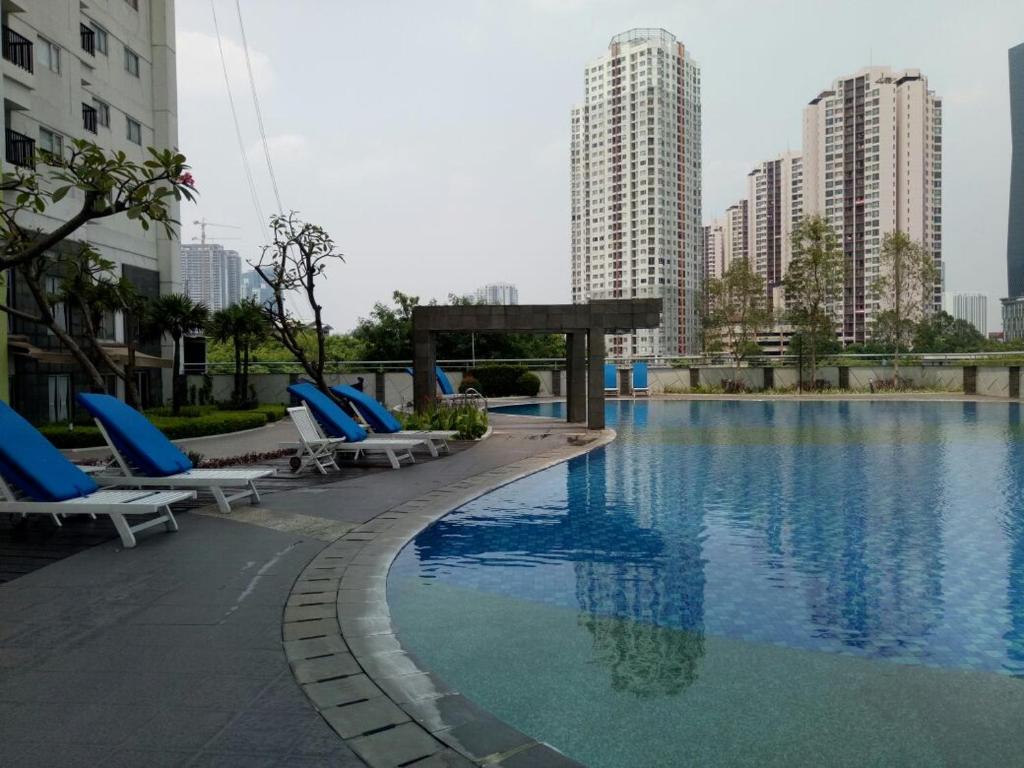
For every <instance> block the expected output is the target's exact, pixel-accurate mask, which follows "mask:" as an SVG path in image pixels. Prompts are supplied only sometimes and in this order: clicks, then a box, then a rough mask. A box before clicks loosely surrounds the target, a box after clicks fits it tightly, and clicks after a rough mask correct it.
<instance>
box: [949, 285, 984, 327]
mask: <svg viewBox="0 0 1024 768" xmlns="http://www.w3.org/2000/svg"><path fill="white" fill-rule="evenodd" d="M944 303H945V309H946V311H947V312H948V313H949V314H950V315H952V316H953V317H955V318H956V319H957V320H966V321H967V322H968V323H970V324H971V325H973V326H974V327H975V328H977V329H978V330H979V331H981V332H982V333H988V296H986V295H985V294H983V293H947V294H945V302H944Z"/></svg>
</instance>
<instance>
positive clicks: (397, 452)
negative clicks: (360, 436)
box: [280, 405, 436, 475]
mask: <svg viewBox="0 0 1024 768" xmlns="http://www.w3.org/2000/svg"><path fill="white" fill-rule="evenodd" d="M288 415H289V416H291V419H292V423H293V424H294V425H295V429H296V431H297V432H298V433H299V442H297V443H280V446H281V447H282V448H292V449H295V455H294V457H293V458H297V459H299V462H300V464H299V467H298V468H297V469H296V471H298V469H301V468H302V467H304V466H308V465H309V464H313V465H314V466H315V467H316V468H317V469H318V470H319V471H320V474H323V475H326V474H327V469H328V467H334V468H335V469H338V463H337V460H336V458H335V457H336V455H337V454H339V453H351V454H352V459H353V461H355V460H358V459H359V456H360V454H370V453H383V454H384V455H385V456H386V457H387V459H388V462H389V463H390V464H391V468H392V469H399V468H401V466H402V461H408V462H409V463H410V464H415V463H416V459H415V458H414V457H413V455H412V449H413V448H416V447H417V446H421V445H424V444H426V445H430V441H429V440H427V439H426V438H421V439H413V440H401V439H393V438H385V437H368V438H366V439H365V440H360V441H359V442H357V443H350V442H348V441H347V440H343V439H341V438H334V437H326V436H325V435H324V434H323V432H321V431H320V425H319V424H317V422H316V419H314V418H313V414H312V413H311V412H310V410H309V408H307V407H306V406H305V405H300V406H297V407H295V408H289V409H288ZM431 447H433V446H431ZM434 450H435V451H436V449H434Z"/></svg>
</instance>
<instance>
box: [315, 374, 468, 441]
mask: <svg viewBox="0 0 1024 768" xmlns="http://www.w3.org/2000/svg"><path fill="white" fill-rule="evenodd" d="M331 392H333V393H334V394H335V395H337V396H338V397H340V398H343V399H345V400H346V401H348V403H349V404H350V405H351V406H352V407H353V408H355V409H356V411H358V413H359V415H360V416H362V417H363V421H365V422H366V423H367V424H368V425H369V426H370V429H372V430H373V431H374V433H375V434H378V435H380V436H381V437H386V436H395V437H399V438H420V439H422V440H426V441H427V446H428V447H429V448H430V455H431V456H437V452H438V449H440V450H442V451H444V452H446V453H449V452H450V449H449V448H448V441H449V440H451V439H452V438H454V437H455V436H456V435H457V434H458V432H457V431H440V430H418V429H413V430H409V429H402V425H401V424H400V423H399V422H398V419H396V418H395V417H394V416H393V415H392V414H391V412H390V411H389V410H388V409H387V408H385V407H384V406H383V405H381V404H380V403H378V402H377V401H376V400H374V399H373V398H372V397H370V396H369V395H367V394H366V393H365V392H361V391H359V390H358V389H356V388H355V387H349V386H347V385H344V384H342V385H339V386H337V387H331Z"/></svg>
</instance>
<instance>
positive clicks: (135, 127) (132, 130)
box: [127, 117, 142, 145]
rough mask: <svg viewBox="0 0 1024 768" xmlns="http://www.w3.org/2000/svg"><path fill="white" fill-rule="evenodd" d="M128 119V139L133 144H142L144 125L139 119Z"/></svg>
mask: <svg viewBox="0 0 1024 768" xmlns="http://www.w3.org/2000/svg"><path fill="white" fill-rule="evenodd" d="M127 120H128V134H127V135H128V141H130V142H131V143H132V144H140V145H141V144H142V125H141V124H140V123H139V122H138V121H137V120H132V119H131V118H130V117H129V118H127Z"/></svg>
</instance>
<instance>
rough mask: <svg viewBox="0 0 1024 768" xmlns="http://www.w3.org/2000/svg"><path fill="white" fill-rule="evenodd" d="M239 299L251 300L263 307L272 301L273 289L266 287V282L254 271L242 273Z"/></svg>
mask: <svg viewBox="0 0 1024 768" xmlns="http://www.w3.org/2000/svg"><path fill="white" fill-rule="evenodd" d="M241 298H242V299H252V300H253V301H255V302H256V303H257V304H260V305H261V306H265V305H267V304H271V303H273V301H274V289H273V288H271V287H270V286H269V285H267V283H266V281H264V279H263V278H262V277H260V276H259V273H257V272H256V270H255V269H251V270H249V271H248V272H243V273H242V279H241Z"/></svg>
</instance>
